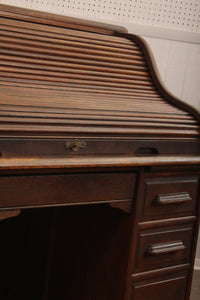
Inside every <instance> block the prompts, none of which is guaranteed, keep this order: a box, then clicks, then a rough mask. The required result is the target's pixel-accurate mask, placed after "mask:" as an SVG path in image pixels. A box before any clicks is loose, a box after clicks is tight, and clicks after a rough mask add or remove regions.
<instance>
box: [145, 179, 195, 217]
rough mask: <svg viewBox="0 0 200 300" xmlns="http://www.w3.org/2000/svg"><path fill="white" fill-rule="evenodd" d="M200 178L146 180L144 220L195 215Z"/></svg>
mask: <svg viewBox="0 0 200 300" xmlns="http://www.w3.org/2000/svg"><path fill="white" fill-rule="evenodd" d="M197 193H198V177H195V176H194V177H163V178H146V179H145V193H144V205H143V212H142V219H143V220H152V219H161V218H166V217H167V218H169V217H173V216H182V215H191V214H195V207H196V201H197Z"/></svg>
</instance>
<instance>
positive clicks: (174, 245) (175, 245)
mask: <svg viewBox="0 0 200 300" xmlns="http://www.w3.org/2000/svg"><path fill="white" fill-rule="evenodd" d="M184 249H185V245H184V244H183V242H182V241H176V242H170V243H162V244H154V245H151V246H149V247H148V250H147V252H146V253H147V254H148V255H159V254H168V253H171V252H176V251H180V250H184Z"/></svg>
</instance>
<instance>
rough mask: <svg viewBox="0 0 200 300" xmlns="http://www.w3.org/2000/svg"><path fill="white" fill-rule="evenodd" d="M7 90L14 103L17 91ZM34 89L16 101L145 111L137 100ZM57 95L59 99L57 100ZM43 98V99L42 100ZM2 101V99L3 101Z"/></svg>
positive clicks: (152, 108)
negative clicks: (95, 99)
mask: <svg viewBox="0 0 200 300" xmlns="http://www.w3.org/2000/svg"><path fill="white" fill-rule="evenodd" d="M4 90H5V96H4V101H5V102H4V103H5V104H6V103H7V104H8V103H10V104H14V103H13V100H12V97H11V95H12V94H13V93H14V92H15V91H14V90H13V91H12V90H11V89H4ZM32 91H33V90H29V89H23V90H22V91H18V93H17V95H16V96H15V102H16V101H18V103H21V104H23V105H25V104H26V105H27V106H28V105H33V106H34V105H40V106H50V107H66V108H85V107H87V108H88V109H89V108H90V109H99V110H104V109H105V110H112V109H113V108H114V109H115V110H123V111H124V110H127V111H143V102H142V101H141V103H140V102H136V103H134V101H131V102H130V101H129V100H126V99H123V100H122V99H114V98H113V99H109V98H108V99H107V98H106V97H105V98H104V99H101V101H95V103H94V98H90V99H89V98H88V99H85V100H84V101H83V99H82V98H81V97H79V98H78V95H75V96H73V93H71V94H70V93H68V95H66V94H65V93H62V92H61V91H60V92H56V93H53V92H52V93H51V95H46V94H45V92H43V93H42V92H40V97H36V94H35V92H34V91H33V92H32ZM41 97H42V98H41ZM55 97H56V99H57V101H56V102H55ZM41 99H42V101H41ZM1 103H2V101H1ZM146 105H147V106H148V111H151V112H153V111H155V112H159V111H161V110H162V109H163V110H164V111H165V113H172V114H173V113H175V112H176V113H177V114H185V112H183V111H182V110H180V109H178V108H176V107H173V106H170V105H169V106H168V104H166V103H165V102H160V103H159V105H158V104H157V103H155V104H153V103H149V104H146Z"/></svg>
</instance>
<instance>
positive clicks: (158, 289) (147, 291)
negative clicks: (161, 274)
mask: <svg viewBox="0 0 200 300" xmlns="http://www.w3.org/2000/svg"><path fill="white" fill-rule="evenodd" d="M186 283H187V277H186V275H181V274H180V275H179V276H178V275H177V276H176V277H175V278H158V279H157V280H156V281H153V282H148V281H144V282H139V283H135V284H133V293H132V298H131V300H161V299H162V300H169V299H170V300H184V299H185V292H186Z"/></svg>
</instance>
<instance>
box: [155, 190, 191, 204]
mask: <svg viewBox="0 0 200 300" xmlns="http://www.w3.org/2000/svg"><path fill="white" fill-rule="evenodd" d="M191 200H192V198H191V197H190V195H189V193H187V192H183V193H176V194H159V195H157V196H156V197H155V199H154V201H153V203H154V204H156V205H166V204H181V203H185V202H188V201H191Z"/></svg>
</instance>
